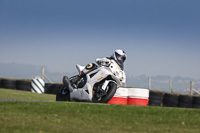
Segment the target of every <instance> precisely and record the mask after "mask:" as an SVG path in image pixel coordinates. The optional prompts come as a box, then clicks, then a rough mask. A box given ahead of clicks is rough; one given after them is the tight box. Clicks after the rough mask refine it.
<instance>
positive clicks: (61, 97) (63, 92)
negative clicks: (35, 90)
mask: <svg viewBox="0 0 200 133" xmlns="http://www.w3.org/2000/svg"><path fill="white" fill-rule="evenodd" d="M69 100H70V92H69V91H68V90H67V89H66V87H65V86H63V85H62V86H61V87H60V88H59V90H58V93H57V94H56V101H69Z"/></svg>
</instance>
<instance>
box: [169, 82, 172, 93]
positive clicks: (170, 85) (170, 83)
mask: <svg viewBox="0 0 200 133" xmlns="http://www.w3.org/2000/svg"><path fill="white" fill-rule="evenodd" d="M169 90H170V93H172V80H169Z"/></svg>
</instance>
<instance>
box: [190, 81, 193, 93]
mask: <svg viewBox="0 0 200 133" xmlns="http://www.w3.org/2000/svg"><path fill="white" fill-rule="evenodd" d="M190 95H193V81H191V82H190Z"/></svg>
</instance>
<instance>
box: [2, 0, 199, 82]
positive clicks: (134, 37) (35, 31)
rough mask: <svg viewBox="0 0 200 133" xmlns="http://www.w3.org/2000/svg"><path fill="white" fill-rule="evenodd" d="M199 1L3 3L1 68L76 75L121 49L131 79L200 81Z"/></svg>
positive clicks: (19, 0) (5, 0)
mask: <svg viewBox="0 0 200 133" xmlns="http://www.w3.org/2000/svg"><path fill="white" fill-rule="evenodd" d="M199 6H200V1H199V0H167V1H166V0H151V1H149V0H17V1H14V0H0V62H1V63H13V62H14V63H21V64H33V65H37V66H46V67H47V68H48V69H49V70H50V71H52V72H72V73H74V72H76V68H75V65H76V64H77V63H79V64H81V65H86V64H87V63H89V62H94V61H95V59H96V58H98V57H104V56H110V55H111V54H112V53H113V52H114V50H115V49H118V48H121V49H123V50H124V51H126V53H127V54H128V58H127V61H126V63H125V71H126V72H127V75H128V76H135V75H141V74H145V75H152V76H156V75H168V76H172V77H173V76H182V77H190V78H194V79H200V71H199V68H200V60H199V57H200V8H199Z"/></svg>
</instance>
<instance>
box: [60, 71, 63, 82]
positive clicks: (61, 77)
mask: <svg viewBox="0 0 200 133" xmlns="http://www.w3.org/2000/svg"><path fill="white" fill-rule="evenodd" d="M62 79H63V76H62V73H60V83H62Z"/></svg>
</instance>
